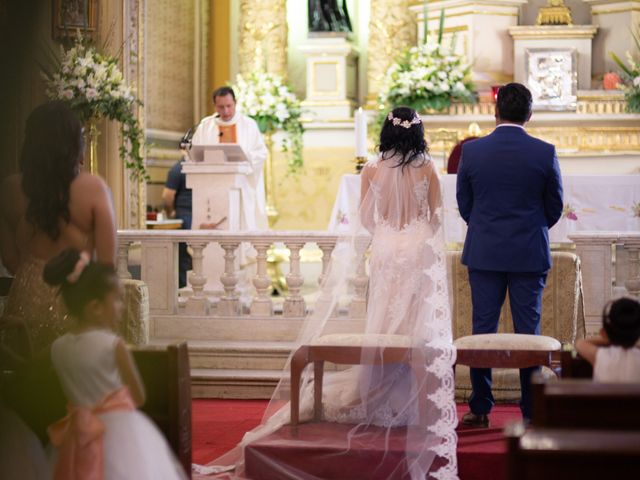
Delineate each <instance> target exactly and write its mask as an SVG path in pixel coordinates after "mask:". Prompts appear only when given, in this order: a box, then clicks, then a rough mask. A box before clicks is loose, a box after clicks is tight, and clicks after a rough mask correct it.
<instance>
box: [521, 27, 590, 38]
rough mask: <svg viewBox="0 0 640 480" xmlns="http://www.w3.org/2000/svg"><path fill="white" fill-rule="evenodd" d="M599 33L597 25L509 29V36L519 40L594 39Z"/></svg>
mask: <svg viewBox="0 0 640 480" xmlns="http://www.w3.org/2000/svg"><path fill="white" fill-rule="evenodd" d="M597 31H598V27H597V26H596V25H585V26H582V25H580V26H569V25H559V26H554V25H540V26H529V25H526V26H525V25H518V26H514V27H510V28H509V34H510V35H511V36H512V37H513V38H514V39H517V40H524V39H531V38H534V39H537V38H553V39H556V38H558V39H575V38H589V39H591V38H593V37H594V36H595V34H596V33H597Z"/></svg>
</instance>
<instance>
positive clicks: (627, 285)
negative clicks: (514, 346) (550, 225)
mask: <svg viewBox="0 0 640 480" xmlns="http://www.w3.org/2000/svg"><path fill="white" fill-rule="evenodd" d="M337 239H338V236H337V235H335V234H330V233H326V232H316V231H269V232H241V233H232V232H227V231H217V230H216V231H203V230H192V231H185V230H121V231H119V232H118V260H117V270H118V274H119V276H120V277H122V278H129V277H130V276H131V275H130V273H129V269H128V266H129V250H130V248H131V247H132V246H133V245H134V244H138V245H140V247H141V248H140V249H139V252H140V268H141V273H140V276H141V279H142V280H143V281H144V282H145V283H146V284H147V286H148V288H149V298H150V305H149V307H150V313H151V315H163V316H167V315H169V316H171V315H176V316H178V315H195V316H216V317H240V316H247V317H256V318H257V317H261V318H265V317H266V318H268V317H272V316H275V313H274V304H273V301H272V297H271V284H272V283H271V278H270V277H269V275H268V269H267V267H268V263H267V262H268V258H267V252H268V251H269V249H270V248H272V247H273V246H274V245H276V244H280V245H281V244H284V246H285V247H286V248H287V249H288V250H289V251H290V256H289V272H288V273H287V275H286V276H285V278H286V282H287V286H288V294H287V295H286V297H285V299H284V303H283V307H282V314H281V315H282V317H289V318H301V317H303V316H304V314H305V312H306V309H307V305H306V304H305V300H304V298H303V296H302V294H301V287H302V285H303V283H304V282H305V278H304V275H303V272H302V270H301V259H300V252H301V250H302V249H303V248H304V247H305V246H307V245H309V244H314V245H315V247H316V248H317V249H319V250H320V251H321V252H322V269H321V272H320V273H319V275H318V278H317V279H316V280H317V283H318V284H319V283H320V282H321V281H322V278H323V275H324V274H325V272H326V270H327V267H328V264H329V258H330V256H331V252H332V251H333V248H334V247H335V244H336V241H337ZM570 239H571V240H572V241H573V242H574V245H575V250H576V253H577V254H578V255H579V256H580V258H581V261H582V276H583V285H584V298H585V318H586V322H587V331H589V332H592V333H593V332H596V331H597V330H598V328H599V327H600V324H601V313H602V307H603V306H604V305H605V304H606V302H608V301H609V300H610V299H611V298H615V297H616V296H619V295H621V294H629V295H634V296H639V295H640V232H631V233H630V232H626V233H622V232H581V233H575V234H572V235H570ZM179 242H187V243H188V244H189V246H190V247H191V249H192V251H193V271H192V272H191V273H190V274H189V276H188V278H189V284H190V286H191V289H192V292H193V293H192V294H191V295H190V296H189V297H188V298H187V300H186V304H185V305H184V308H180V307H179V302H178V284H177V268H178V266H177V265H178V243H179ZM209 243H217V244H219V245H220V247H221V248H222V250H223V251H224V265H225V267H224V272H222V273H221V275H220V282H221V283H222V285H223V288H224V291H223V292H220V294H219V295H215V296H213V297H212V296H211V295H208V294H207V292H205V291H204V285H205V284H206V282H207V278H206V274H205V272H203V269H202V264H203V262H202V260H203V250H204V249H205V247H206V246H207V245H208V244H209ZM243 243H244V244H247V243H248V244H251V245H252V246H253V247H254V249H255V250H256V252H257V255H256V262H257V265H256V268H255V275H254V276H253V278H252V284H253V287H254V289H255V292H254V293H253V295H252V299H251V302H250V308H249V311H248V312H246V311H243V308H242V305H241V302H240V298H239V291H238V282H239V271H238V270H237V265H238V262H237V257H238V255H239V248H240V245H241V244H243ZM566 246H567V247H568V248H572V245H566ZM360 250H362V249H360ZM361 254H362V255H364V252H362V253H361ZM354 273H355V275H354V279H353V284H354V287H355V288H354V292H355V293H354V298H352V299H351V303H350V307H349V316H350V317H351V318H361V317H363V316H364V313H365V305H366V298H365V295H366V284H367V274H366V268H365V262H364V256H363V261H362V262H361V263H360V264H359V266H358V268H357V269H356V271H355V272H354ZM306 280H307V281H308V280H309V279H306Z"/></svg>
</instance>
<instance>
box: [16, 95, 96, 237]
mask: <svg viewBox="0 0 640 480" xmlns="http://www.w3.org/2000/svg"><path fill="white" fill-rule="evenodd" d="M83 150H84V141H83V137H82V125H81V124H80V120H78V117H77V116H76V115H75V114H74V113H73V111H72V110H71V108H69V106H68V105H67V104H65V103H64V102H60V101H55V102H49V103H45V104H44V105H40V106H39V107H38V108H36V109H35V110H34V111H33V112H31V115H29V118H28V119H27V128H26V132H25V138H24V145H23V146H22V156H21V158H20V170H21V172H22V191H23V192H24V194H25V195H26V196H27V198H28V199H29V202H28V207H27V212H26V218H27V220H28V221H29V223H31V224H32V225H33V226H34V227H36V228H38V229H40V230H42V231H43V232H45V233H46V234H47V235H49V237H51V238H52V239H53V240H57V239H58V237H59V236H60V225H59V222H60V220H61V219H62V220H64V221H65V222H67V223H68V222H69V218H70V213H69V185H70V184H71V181H72V180H73V179H74V178H75V177H76V176H77V175H78V173H79V166H80V160H81V158H82V154H83Z"/></svg>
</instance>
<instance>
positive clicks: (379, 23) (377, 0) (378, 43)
mask: <svg viewBox="0 0 640 480" xmlns="http://www.w3.org/2000/svg"><path fill="white" fill-rule="evenodd" d="M412 3H414V2H412V1H411V0H371V19H370V20H369V66H368V69H367V85H368V89H367V90H368V92H369V93H368V95H367V105H371V106H373V105H375V100H376V97H377V96H378V92H379V91H380V86H381V84H382V80H383V79H384V75H385V73H386V72H387V70H388V69H389V67H390V66H391V65H392V63H393V62H394V61H395V59H396V58H397V57H398V56H399V55H400V54H401V53H402V52H403V51H404V50H405V49H406V48H407V47H409V46H412V45H415V44H416V21H415V15H414V14H413V13H412V12H411V10H410V9H409V7H410V6H411V4H412Z"/></svg>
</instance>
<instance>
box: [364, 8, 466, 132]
mask: <svg viewBox="0 0 640 480" xmlns="http://www.w3.org/2000/svg"><path fill="white" fill-rule="evenodd" d="M424 9H425V10H424V18H425V19H426V18H428V14H427V2H425V3H424ZM443 33H444V10H441V11H440V27H439V29H438V33H437V38H433V37H432V36H429V34H428V30H427V24H426V22H425V24H424V35H423V38H424V42H423V43H422V44H421V45H418V46H416V47H411V48H409V49H408V50H407V51H406V52H404V53H403V54H402V55H401V56H400V57H399V58H398V59H397V60H396V62H395V63H394V64H393V65H391V67H390V68H389V69H388V70H387V73H386V75H385V78H384V80H383V82H382V87H381V89H380V93H379V94H378V108H379V114H378V115H377V117H376V121H375V122H374V125H373V128H372V130H371V134H372V135H373V137H374V138H377V136H378V135H379V134H380V130H381V128H382V124H383V123H384V119H385V118H386V117H385V115H386V112H387V111H389V110H391V109H392V108H395V107H398V106H401V105H402V106H407V107H411V108H413V109H414V110H416V111H417V112H418V113H423V112H427V111H441V110H444V109H446V108H448V107H449V106H450V105H451V102H452V101H454V100H455V101H459V102H463V103H473V102H475V100H476V98H475V95H474V86H473V83H472V82H471V65H470V64H469V63H468V62H467V60H466V58H465V57H464V56H463V55H458V54H457V53H455V46H456V37H455V34H454V35H453V36H452V38H451V43H450V44H449V45H448V46H445V45H443V43H442V36H443Z"/></svg>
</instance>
